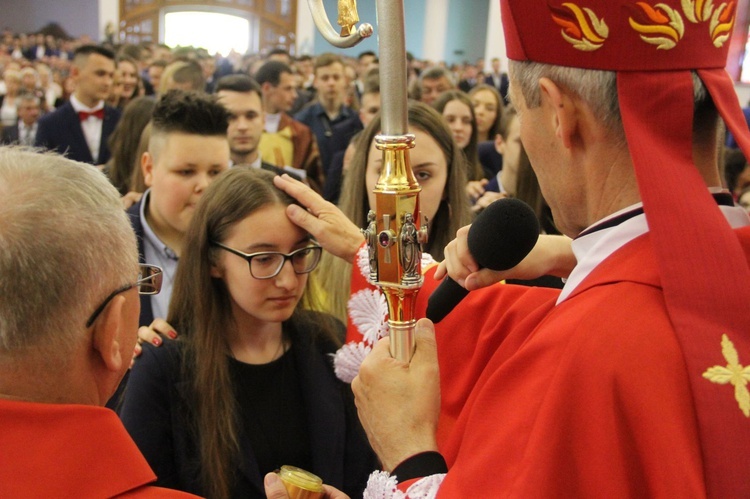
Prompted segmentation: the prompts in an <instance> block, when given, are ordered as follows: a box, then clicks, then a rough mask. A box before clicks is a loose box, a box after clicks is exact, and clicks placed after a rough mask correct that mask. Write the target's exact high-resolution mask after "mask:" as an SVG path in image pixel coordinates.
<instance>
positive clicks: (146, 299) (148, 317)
mask: <svg viewBox="0 0 750 499" xmlns="http://www.w3.org/2000/svg"><path fill="white" fill-rule="evenodd" d="M142 202H143V199H141V201H138V202H137V203H135V204H134V205H133V206H131V207H130V208H128V210H127V213H128V217H130V224H131V225H132V226H133V230H134V231H135V236H136V237H137V238H138V261H139V262H140V263H146V251H145V249H144V245H143V238H144V230H143V223H142V222H141V203H142ZM140 298H141V315H140V317H139V318H138V325H139V326H148V325H149V324H151V323H152V322H153V321H154V312H153V310H152V309H151V296H149V295H141V296H140Z"/></svg>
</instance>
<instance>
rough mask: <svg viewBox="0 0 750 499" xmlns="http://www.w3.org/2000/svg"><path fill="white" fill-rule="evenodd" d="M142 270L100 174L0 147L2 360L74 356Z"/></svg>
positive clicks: (121, 216)
mask: <svg viewBox="0 0 750 499" xmlns="http://www.w3.org/2000/svg"><path fill="white" fill-rule="evenodd" d="M137 265H138V251H137V246H136V240H135V234H134V232H133V229H132V228H131V226H130V223H129V221H128V218H127V215H126V214H125V211H124V210H123V208H122V204H121V202H120V199H119V195H118V193H117V190H116V189H115V188H114V187H113V186H112V185H111V184H110V183H109V181H108V180H107V179H106V177H105V176H104V175H103V174H102V173H101V172H99V171H98V170H97V169H96V168H94V167H93V166H91V165H86V164H83V163H77V162H74V161H71V160H68V159H66V158H64V157H62V156H59V155H55V154H51V153H47V154H42V153H38V152H34V151H32V150H28V149H23V148H19V147H0V276H2V278H0V354H3V353H12V352H23V351H26V352H28V351H30V349H32V348H37V349H43V351H45V352H57V353H58V355H59V354H63V353H67V352H69V351H70V350H71V349H72V348H74V347H75V346H76V345H77V344H78V343H79V342H80V341H82V339H83V338H84V336H83V334H82V333H83V331H84V330H85V323H86V319H87V318H88V317H89V316H90V315H91V313H92V312H93V311H94V309H95V308H96V307H97V306H98V305H99V304H100V303H101V302H102V301H103V300H104V299H105V298H106V296H107V295H108V294H109V293H111V292H112V291H114V290H115V289H117V288H118V287H121V286H123V285H126V284H128V283H132V282H134V280H135V277H136V274H137Z"/></svg>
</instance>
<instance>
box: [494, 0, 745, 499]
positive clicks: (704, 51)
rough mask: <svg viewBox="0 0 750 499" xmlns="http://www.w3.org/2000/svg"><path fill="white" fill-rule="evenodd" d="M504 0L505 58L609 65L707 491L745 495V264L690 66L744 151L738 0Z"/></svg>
mask: <svg viewBox="0 0 750 499" xmlns="http://www.w3.org/2000/svg"><path fill="white" fill-rule="evenodd" d="M500 5H501V14H502V21H503V28H504V31H505V42H506V46H507V53H508V58H509V59H511V60H516V61H534V62H541V63H547V64H554V65H560V66H572V67H577V68H584V69H599V70H610V71H616V72H617V92H618V98H619V104H620V111H621V114H622V121H623V126H624V129H625V136H626V138H627V141H628V146H629V149H630V155H631V157H632V160H633V164H634V167H635V173H636V178H637V180H638V187H639V190H640V194H641V199H642V200H643V205H644V211H645V213H646V218H647V221H648V225H649V229H650V237H651V240H652V242H653V246H654V251H655V254H656V258H657V261H658V263H659V268H660V274H661V278H662V287H663V289H664V298H665V301H666V305H667V309H668V311H669V315H670V319H671V321H672V323H673V325H674V327H675V330H676V333H677V337H678V339H679V342H680V345H681V347H682V351H683V355H684V358H685V363H686V366H687V372H688V376H689V378H690V384H691V387H692V392H693V397H694V403H695V407H696V414H697V417H698V427H699V431H700V437H701V445H702V452H703V458H704V469H705V478H706V487H707V493H708V495H709V496H710V497H722V498H723V497H750V474H748V469H750V468H749V467H748V464H747V453H748V450H750V394H748V390H747V388H748V385H750V379H748V378H750V368H748V367H743V365H742V362H743V361H744V363H745V364H744V365H745V366H748V365H750V268H748V258H747V257H746V256H745V253H744V251H743V248H742V246H741V244H740V242H739V239H738V238H737V235H736V233H735V232H734V231H733V230H731V228H730V226H729V224H728V223H727V221H726V219H725V218H724V217H723V215H722V214H721V212H720V210H719V209H718V207H717V205H716V202H715V200H714V199H713V198H712V197H711V196H710V194H709V192H708V189H707V188H706V185H705V183H704V181H703V178H702V177H701V176H700V174H699V173H698V170H697V169H696V168H695V166H694V164H693V157H692V120H693V85H692V78H691V73H690V70H695V71H697V73H698V75H699V76H700V78H701V80H702V81H703V83H704V84H705V86H706V88H707V89H708V91H709V93H710V94H711V97H712V98H713V100H714V103H715V104H716V107H717V108H718V110H719V113H720V114H721V116H722V118H723V119H724V121H725V122H726V124H727V127H728V128H729V129H730V131H731V132H732V134H733V135H734V136H735V137H736V138H737V142H738V143H739V144H740V146H741V147H742V150H743V152H744V153H745V156H746V157H747V158H750V132H749V131H748V127H747V124H746V122H745V119H744V117H743V115H742V111H741V109H740V105H739V102H738V100H737V96H736V93H735V91H734V86H733V83H732V81H731V79H730V78H729V75H728V74H727V73H726V71H725V70H724V66H725V64H726V56H727V50H728V46H729V38H730V36H731V33H732V29H733V27H734V21H735V16H736V10H737V1H736V0H725V1H722V0H714V1H712V0H646V1H635V0H572V1H566V0H501V2H500ZM654 382H658V380H654ZM664 424H665V425H667V424H670V423H669V421H665V422H664Z"/></svg>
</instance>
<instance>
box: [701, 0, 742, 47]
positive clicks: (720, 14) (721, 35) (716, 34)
mask: <svg viewBox="0 0 750 499" xmlns="http://www.w3.org/2000/svg"><path fill="white" fill-rule="evenodd" d="M736 9H737V4H736V3H735V2H726V3H723V4H721V5H719V6H718V7H716V9H715V10H714V12H713V14H712V15H711V22H710V23H709V27H708V29H709V31H710V33H711V41H712V42H713V44H714V47H716V48H721V47H722V46H723V45H724V43H726V41H727V40H728V39H729V37H730V36H731V35H732V27H733V26H734V18H735V14H736Z"/></svg>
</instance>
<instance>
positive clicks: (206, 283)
mask: <svg viewBox="0 0 750 499" xmlns="http://www.w3.org/2000/svg"><path fill="white" fill-rule="evenodd" d="M293 202H294V200H293V199H292V198H291V197H289V196H288V195H287V194H285V193H284V192H282V191H280V190H278V189H277V188H276V187H274V185H273V175H272V174H271V173H269V172H265V171H261V170H256V169H253V168H248V167H235V168H233V169H231V170H229V171H227V172H226V173H223V174H222V175H220V176H219V177H218V178H217V179H216V180H215V181H214V182H212V183H211V185H210V186H209V187H208V188H207V189H206V192H205V193H204V194H203V196H202V197H201V200H200V202H199V203H198V206H197V208H196V211H195V214H194V215H193V219H192V221H191V223H190V227H189V228H188V231H187V233H186V236H185V242H184V246H183V253H182V255H181V256H180V265H178V268H177V273H176V275H175V281H174V287H173V291H172V299H171V302H170V306H169V315H168V317H167V320H168V321H169V322H170V324H172V325H173V326H175V328H176V329H177V330H178V331H180V332H181V333H182V341H183V342H184V345H185V348H184V356H183V363H182V369H183V379H186V380H189V384H190V387H191V394H192V397H193V404H192V407H193V408H194V410H195V413H194V417H193V431H194V432H195V435H196V438H197V440H198V448H199V451H200V470H201V471H200V473H201V478H202V482H203V486H204V492H205V494H206V495H207V496H208V497H212V498H224V497H229V496H230V493H231V487H232V484H233V481H234V472H235V469H236V462H237V457H238V455H239V443H238V434H239V431H238V423H237V416H238V415H237V411H238V408H237V402H236V400H235V397H234V392H233V389H232V382H231V377H230V373H229V361H228V357H227V356H228V353H229V351H230V348H229V344H228V342H227V338H228V336H229V335H228V331H233V330H236V327H237V325H236V323H235V321H234V317H233V314H232V310H231V305H230V303H231V299H230V294H229V290H228V289H227V286H226V284H225V282H224V280H223V279H220V278H216V277H212V276H211V268H212V267H214V266H215V265H217V263H218V260H219V255H218V251H219V250H218V249H217V248H216V247H215V246H213V245H212V244H211V243H212V241H219V242H221V241H224V240H225V239H226V238H227V237H228V236H229V232H230V231H231V229H232V227H234V226H235V224H237V223H238V222H240V221H241V220H243V219H244V218H246V217H247V216H249V215H250V214H251V213H253V212H254V211H256V210H258V209H259V208H261V207H263V206H266V205H268V204H273V203H281V204H283V205H289V204H292V203H293ZM248 278H251V277H250V274H249V273H248ZM299 308H300V307H299V306H298V309H299ZM297 313H298V311H295V314H297ZM316 329H317V328H316ZM329 331H330V330H322V332H323V333H328V332H329ZM330 334H331V337H333V333H330Z"/></svg>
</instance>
